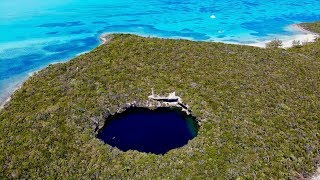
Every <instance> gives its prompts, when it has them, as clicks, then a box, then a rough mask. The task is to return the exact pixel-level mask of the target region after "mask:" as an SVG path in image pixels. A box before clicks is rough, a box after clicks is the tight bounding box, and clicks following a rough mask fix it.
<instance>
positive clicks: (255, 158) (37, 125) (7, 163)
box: [0, 26, 320, 179]
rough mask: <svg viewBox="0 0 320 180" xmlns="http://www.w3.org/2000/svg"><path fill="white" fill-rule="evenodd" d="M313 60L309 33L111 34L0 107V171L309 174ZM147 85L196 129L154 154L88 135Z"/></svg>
mask: <svg viewBox="0 0 320 180" xmlns="http://www.w3.org/2000/svg"><path fill="white" fill-rule="evenodd" d="M312 27H313V26H312ZM318 30H320V28H319V29H318ZM319 69H320V41H317V42H315V43H312V44H308V45H306V46H302V47H299V48H292V49H288V50H284V49H261V48H256V47H249V46H240V45H227V44H223V43H210V42H192V41H187V40H165V39H157V38H143V37H138V36H134V35H113V38H112V40H111V41H110V42H109V43H108V44H106V45H102V46H100V47H98V48H96V49H95V50H93V51H92V52H90V53H87V54H85V55H81V56H79V57H77V58H75V59H73V60H71V61H69V62H67V63H63V64H56V65H51V66H49V67H48V68H46V69H44V70H42V71H40V72H39V73H37V74H35V75H34V76H33V77H31V78H29V79H28V80H27V81H26V82H25V83H24V85H23V87H22V88H21V89H19V90H18V91H17V92H16V93H15V94H14V95H13V97H12V100H11V102H10V103H9V104H8V105H7V106H6V107H5V109H3V110H2V111H1V112H0V137H1V138H0V152H1V153H0V177H4V178H32V179H34V178H40V179H42V178H50V179H55V178H59V179H62V178H71V177H72V179H78V178H81V179H88V178H101V179H109V178H112V179H121V178H122V179H123V178H136V179H139V178H150V179H153V178H159V179H164V178H178V177H179V178H182V179H184V178H187V177H189V178H191V177H193V178H199V179H200V178H204V177H210V178H211V177H212V178H217V179H225V178H228V179H231V178H237V177H242V178H244V179H245V178H249V179H254V178H259V179H270V178H272V177H273V178H275V179H278V178H297V177H302V176H304V177H306V176H310V175H311V174H312V173H313V172H315V169H316V163H317V161H319V159H320V156H319V155H320V111H319V109H320V96H319V95H320V83H319V82H320V71H319ZM152 87H154V89H155V90H156V92H157V93H158V94H167V93H170V92H172V91H176V92H177V95H178V96H180V97H182V99H183V101H184V102H185V103H187V104H189V105H190V107H191V109H192V110H193V112H194V115H195V116H196V117H197V118H198V119H201V120H202V123H201V124H202V125H201V126H200V129H199V134H198V136H197V137H196V138H194V139H193V140H191V141H190V142H189V144H188V145H186V146H184V147H182V148H179V149H175V150H172V151H170V152H169V153H167V154H165V155H164V156H158V155H154V154H146V153H140V152H137V151H128V152H121V151H120V150H117V149H116V148H112V147H110V146H109V145H105V144H104V143H103V142H102V141H100V140H99V139H97V138H95V136H96V133H95V130H94V129H95V124H96V123H97V122H100V123H99V124H100V125H103V123H104V119H105V117H106V116H107V115H108V114H109V113H111V114H113V113H115V112H116V110H117V109H118V108H119V107H123V106H124V105H125V104H126V103H128V102H133V101H144V100H147V96H148V95H150V93H151V88H152Z"/></svg>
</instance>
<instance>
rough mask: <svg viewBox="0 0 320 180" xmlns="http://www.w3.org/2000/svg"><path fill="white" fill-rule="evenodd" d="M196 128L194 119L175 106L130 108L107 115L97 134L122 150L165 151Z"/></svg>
mask: <svg viewBox="0 0 320 180" xmlns="http://www.w3.org/2000/svg"><path fill="white" fill-rule="evenodd" d="M197 131H198V125H197V123H196V120H195V119H194V118H193V117H192V116H187V115H186V114H185V113H184V112H182V111H180V110H178V109H170V108H157V109H155V110H149V109H147V108H130V109H127V110H126V111H125V112H123V113H121V114H117V115H115V116H112V117H111V118H109V119H107V122H106V124H105V126H104V128H103V129H102V130H101V131H100V132H99V134H98V136H97V137H98V138H99V139H101V140H103V141H104V142H105V143H107V144H109V145H111V146H113V147H117V148H118V149H120V150H123V151H127V150H130V149H131V150H138V151H140V152H147V153H154V154H165V153H166V152H168V151H169V150H171V149H174V148H178V147H181V146H183V145H185V144H187V143H188V141H189V140H190V139H193V138H194V137H195V136H196V135H197Z"/></svg>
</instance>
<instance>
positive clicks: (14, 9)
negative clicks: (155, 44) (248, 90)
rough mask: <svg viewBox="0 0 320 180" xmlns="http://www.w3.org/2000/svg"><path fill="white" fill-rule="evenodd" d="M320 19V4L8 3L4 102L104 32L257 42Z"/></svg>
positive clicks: (1, 77) (0, 90)
mask: <svg viewBox="0 0 320 180" xmlns="http://www.w3.org/2000/svg"><path fill="white" fill-rule="evenodd" d="M319 19H320V1H319V0H303V1H301V0H281V1H279V0H206V1H200V0H184V1H182V0H90V1H87V0H46V1H43V0H1V1H0V103H1V102H3V101H4V100H5V99H6V98H7V97H8V95H10V93H12V91H13V90H14V88H15V87H17V85H19V84H21V82H23V81H24V80H25V79H26V78H27V77H28V76H29V75H30V74H31V73H32V72H34V71H37V70H40V69H42V68H44V67H46V66H47V65H49V64H52V63H56V62H63V61H67V60H69V59H70V58H73V57H75V56H77V55H78V54H79V53H82V52H86V51H90V50H92V49H93V48H95V47H97V46H98V45H99V44H100V40H99V36H100V35H101V34H103V33H120V32H124V33H134V34H139V35H143V36H156V37H164V38H184V39H192V40H201V41H222V42H234V43H242V44H250V43H256V42H261V41H265V40H268V39H273V38H275V37H278V38H281V37H285V36H290V35H296V34H299V33H301V32H297V31H295V30H293V29H292V28H290V26H289V25H291V24H294V23H300V22H311V21H315V20H319Z"/></svg>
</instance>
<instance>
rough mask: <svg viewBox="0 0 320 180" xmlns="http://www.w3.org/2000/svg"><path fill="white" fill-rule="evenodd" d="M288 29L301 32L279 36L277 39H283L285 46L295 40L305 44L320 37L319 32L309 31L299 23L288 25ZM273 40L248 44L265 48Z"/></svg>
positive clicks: (288, 45)
mask: <svg viewBox="0 0 320 180" xmlns="http://www.w3.org/2000/svg"><path fill="white" fill-rule="evenodd" d="M288 29H289V30H290V31H297V32H300V33H299V34H297V35H292V36H279V37H277V38H276V39H279V40H281V41H282V44H283V46H282V47H283V48H290V47H292V43H293V41H299V42H300V43H301V44H305V43H311V42H314V41H315V40H316V38H319V37H320V36H319V34H317V33H314V32H311V31H308V30H306V29H304V28H303V27H301V26H300V25H298V24H293V25H291V26H289V27H288ZM271 41H272V40H268V41H261V42H257V43H250V44H246V45H248V46H256V47H261V48H265V47H266V44H267V43H269V42H271Z"/></svg>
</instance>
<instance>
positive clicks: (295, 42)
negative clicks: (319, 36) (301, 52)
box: [292, 40, 302, 48]
mask: <svg viewBox="0 0 320 180" xmlns="http://www.w3.org/2000/svg"><path fill="white" fill-rule="evenodd" d="M301 46H302V45H301V42H300V41H299V40H294V41H292V47H296V48H299V47H301Z"/></svg>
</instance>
